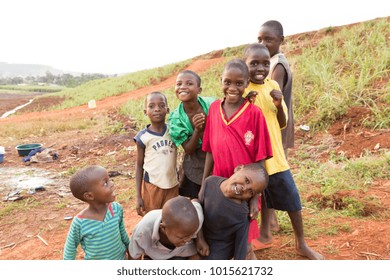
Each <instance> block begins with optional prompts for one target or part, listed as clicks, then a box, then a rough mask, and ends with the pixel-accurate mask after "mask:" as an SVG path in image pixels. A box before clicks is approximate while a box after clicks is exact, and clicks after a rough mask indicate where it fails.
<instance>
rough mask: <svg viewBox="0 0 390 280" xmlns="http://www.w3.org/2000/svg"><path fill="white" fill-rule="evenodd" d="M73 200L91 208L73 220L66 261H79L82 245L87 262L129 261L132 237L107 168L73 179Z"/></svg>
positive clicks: (87, 171)
mask: <svg viewBox="0 0 390 280" xmlns="http://www.w3.org/2000/svg"><path fill="white" fill-rule="evenodd" d="M70 190H71V192H72V194H73V196H74V197H75V198H77V199H80V200H81V201H84V202H86V203H87V204H88V207H86V208H85V209H83V210H82V211H81V212H80V213H79V214H77V215H76V217H75V218H74V219H73V221H72V224H71V226H70V229H69V233H68V236H67V238H66V243H65V247H64V260H74V259H76V254H77V247H78V245H79V244H81V247H82V249H83V251H84V259H86V260H124V259H126V252H127V247H128V246H129V242H130V241H129V236H128V235H127V232H126V229H125V226H124V222H123V209H122V206H121V205H120V204H119V203H117V202H115V195H116V194H115V187H114V183H113V182H112V181H111V180H110V178H109V176H108V172H107V170H106V169H105V168H103V167H101V166H97V165H93V166H89V167H86V168H83V169H81V170H79V171H77V172H76V173H75V174H74V175H73V176H72V177H71V178H70Z"/></svg>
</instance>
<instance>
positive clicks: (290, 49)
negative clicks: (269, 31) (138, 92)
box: [53, 18, 390, 131]
mask: <svg viewBox="0 0 390 280" xmlns="http://www.w3.org/2000/svg"><path fill="white" fill-rule="evenodd" d="M389 30H390V21H389V18H378V19H374V20H370V21H367V22H362V23H358V24H352V25H347V26H340V27H329V28H324V29H322V30H318V31H314V32H308V33H301V34H295V35H292V36H287V37H286V39H285V44H284V45H283V46H282V51H283V52H284V53H285V54H286V56H287V58H288V60H289V61H290V64H291V67H292V71H293V102H294V114H295V119H296V123H297V124H300V123H305V124H308V125H310V126H311V127H312V131H316V130H322V129H325V128H327V127H328V126H329V125H330V124H332V123H333V122H334V121H336V120H337V119H338V118H340V117H341V116H342V115H344V114H345V113H346V112H347V110H348V108H350V107H351V106H357V105H362V106H365V107H368V108H369V109H370V110H371V112H372V114H373V116H374V117H373V118H370V119H367V120H366V121H365V123H364V124H365V125H366V126H368V127H371V128H376V129H379V128H388V127H389V123H390V106H389V105H390V104H389V103H390V82H389V74H390V70H389V69H390V51H389V49H390V46H389V45H390V43H389V35H390V34H389ZM245 47H246V45H242V46H237V47H228V48H226V49H224V50H219V51H217V52H213V53H210V54H205V55H203V56H200V57H196V58H193V59H197V58H205V59H207V58H208V57H210V55H214V56H215V55H221V56H223V57H226V60H228V59H231V58H232V57H240V56H241V55H242V53H243V50H244V48H245ZM190 62H191V59H189V60H186V61H182V62H180V63H176V64H170V65H166V66H164V67H159V68H153V69H149V70H144V71H138V72H135V73H131V74H127V75H123V76H120V77H115V78H107V79H100V80H94V81H91V82H88V83H86V84H83V85H81V86H79V87H76V88H73V89H66V90H64V91H61V92H59V93H55V94H53V95H57V96H63V97H65V101H64V102H63V103H62V104H60V105H59V106H57V107H56V109H59V108H67V107H72V106H77V105H81V104H86V103H87V102H88V101H89V100H91V99H96V100H99V99H103V98H105V97H107V96H113V95H117V94H120V93H123V92H129V91H132V90H134V89H137V88H140V87H143V86H147V85H150V84H157V83H158V82H159V81H162V80H164V79H165V78H167V77H169V76H171V75H176V73H177V72H179V71H180V70H182V69H184V68H185V67H186V66H187V65H188V64H189V63H190ZM222 67H223V63H221V64H219V65H216V66H214V67H213V68H211V69H209V70H208V71H206V72H205V73H202V75H201V78H202V87H203V93H202V94H203V95H204V96H215V97H217V98H220V97H221V92H220V91H221V90H220V85H219V80H220V75H221V72H222ZM164 92H165V93H166V94H167V96H168V102H169V106H170V108H175V107H176V106H177V104H178V101H177V99H176V97H175V95H174V85H172V88H170V89H169V90H166V91H164ZM142 110H143V100H139V101H129V103H128V104H126V105H124V106H123V107H122V108H121V112H122V113H123V114H125V115H129V116H132V117H133V118H136V119H137V123H138V126H139V127H142V126H144V125H145V124H146V122H147V120H146V119H145V118H144V116H143V114H142Z"/></svg>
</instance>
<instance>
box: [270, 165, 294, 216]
mask: <svg viewBox="0 0 390 280" xmlns="http://www.w3.org/2000/svg"><path fill="white" fill-rule="evenodd" d="M264 199H265V201H266V204H267V208H274V209H276V210H282V211H288V212H296V211H300V210H302V205H301V199H300V197H299V193H298V189H297V187H296V185H295V182H294V178H293V176H292V174H291V171H290V170H287V171H283V172H279V173H275V174H272V175H270V176H269V183H268V187H267V188H266V189H265V190H264Z"/></svg>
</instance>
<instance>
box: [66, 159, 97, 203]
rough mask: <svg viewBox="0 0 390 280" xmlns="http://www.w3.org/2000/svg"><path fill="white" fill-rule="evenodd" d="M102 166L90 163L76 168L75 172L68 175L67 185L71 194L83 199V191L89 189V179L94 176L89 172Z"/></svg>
mask: <svg viewBox="0 0 390 280" xmlns="http://www.w3.org/2000/svg"><path fill="white" fill-rule="evenodd" d="M101 168H103V167H101V166H99V165H91V166H88V167H84V168H83V169H80V170H78V171H77V172H76V173H74V174H73V175H72V177H70V181H69V187H70V191H71V192H72V194H73V196H74V197H75V198H77V199H80V200H82V201H85V199H84V193H86V192H87V191H89V188H90V186H91V185H90V183H91V180H93V179H94V178H92V177H91V174H92V173H93V171H95V170H96V169H101Z"/></svg>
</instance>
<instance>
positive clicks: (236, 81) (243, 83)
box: [221, 67, 249, 104]
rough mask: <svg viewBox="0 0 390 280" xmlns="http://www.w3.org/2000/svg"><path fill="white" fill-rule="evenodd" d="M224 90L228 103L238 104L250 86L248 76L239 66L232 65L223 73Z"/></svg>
mask: <svg viewBox="0 0 390 280" xmlns="http://www.w3.org/2000/svg"><path fill="white" fill-rule="evenodd" d="M221 82H222V92H223V94H224V95H225V98H226V99H225V100H226V102H227V103H232V104H236V103H238V102H239V101H240V100H241V99H242V95H243V94H244V92H245V89H246V87H247V86H248V83H249V81H248V77H247V76H246V75H245V74H244V73H243V71H242V70H241V69H239V68H238V67H230V68H228V69H225V70H224V71H223V73H222V78H221Z"/></svg>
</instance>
